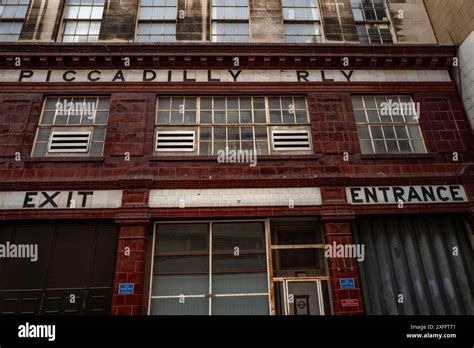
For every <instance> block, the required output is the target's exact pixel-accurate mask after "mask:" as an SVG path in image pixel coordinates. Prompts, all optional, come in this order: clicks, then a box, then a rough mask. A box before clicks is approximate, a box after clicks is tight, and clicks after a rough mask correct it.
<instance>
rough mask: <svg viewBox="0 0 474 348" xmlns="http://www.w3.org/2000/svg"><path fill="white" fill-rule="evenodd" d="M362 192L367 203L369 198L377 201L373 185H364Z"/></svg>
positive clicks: (375, 189)
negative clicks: (371, 186)
mask: <svg viewBox="0 0 474 348" xmlns="http://www.w3.org/2000/svg"><path fill="white" fill-rule="evenodd" d="M371 190H372V191H371ZM364 194H365V200H366V201H367V203H370V200H372V201H373V202H374V203H378V202H379V199H378V198H377V188H375V187H374V188H372V189H371V188H370V187H365V188H364Z"/></svg>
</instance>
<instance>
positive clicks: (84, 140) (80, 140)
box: [48, 131, 91, 153]
mask: <svg viewBox="0 0 474 348" xmlns="http://www.w3.org/2000/svg"><path fill="white" fill-rule="evenodd" d="M90 139H91V131H68V132H64V131H62V132H60V131H53V134H52V135H51V141H50V143H49V149H48V152H63V153H67V152H74V153H83V152H88V151H89V143H90Z"/></svg>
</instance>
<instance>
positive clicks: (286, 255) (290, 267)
mask: <svg viewBox="0 0 474 348" xmlns="http://www.w3.org/2000/svg"><path fill="white" fill-rule="evenodd" d="M323 252H324V249H281V250H274V251H273V253H274V264H275V265H276V266H277V269H278V270H280V271H295V272H296V271H303V270H306V269H310V270H319V271H321V272H322V271H323V269H324V265H323V264H322V263H321V258H322V255H323Z"/></svg>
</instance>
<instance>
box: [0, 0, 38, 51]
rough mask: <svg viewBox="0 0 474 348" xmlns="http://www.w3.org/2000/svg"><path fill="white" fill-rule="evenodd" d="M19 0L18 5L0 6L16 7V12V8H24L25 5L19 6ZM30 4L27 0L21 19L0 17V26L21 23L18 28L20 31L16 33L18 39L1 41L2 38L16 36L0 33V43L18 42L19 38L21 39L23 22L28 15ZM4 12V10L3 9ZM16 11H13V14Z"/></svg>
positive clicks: (5, 5)
mask: <svg viewBox="0 0 474 348" xmlns="http://www.w3.org/2000/svg"><path fill="white" fill-rule="evenodd" d="M20 1H21V0H19V1H18V3H16V4H8V3H6V4H1V6H4V7H17V10H16V11H18V7H20V6H24V5H25V4H21V3H20ZM31 3H32V1H31V0H28V5H26V11H25V15H24V16H23V17H8V18H3V17H0V24H7V25H8V24H16V23H21V26H20V31H19V32H18V37H17V38H16V39H15V40H7V41H3V40H2V37H3V36H13V35H16V34H13V33H11V32H10V33H5V34H3V33H1V32H0V42H18V41H20V37H21V32H22V30H23V26H24V24H25V20H26V18H27V16H28V13H29V12H30V8H31ZM4 11H5V9H4ZM16 11H15V14H16Z"/></svg>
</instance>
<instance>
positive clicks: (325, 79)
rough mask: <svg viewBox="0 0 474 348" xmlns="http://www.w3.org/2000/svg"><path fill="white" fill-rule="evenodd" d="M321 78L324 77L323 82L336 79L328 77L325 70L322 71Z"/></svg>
mask: <svg viewBox="0 0 474 348" xmlns="http://www.w3.org/2000/svg"><path fill="white" fill-rule="evenodd" d="M321 78H322V79H323V82H334V79H327V78H326V73H325V72H324V70H323V71H321Z"/></svg>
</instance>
